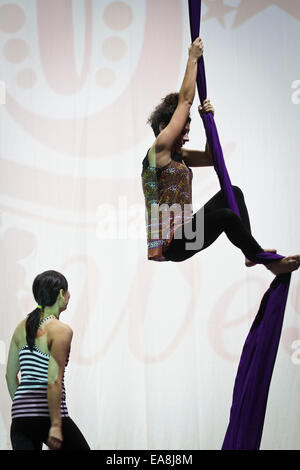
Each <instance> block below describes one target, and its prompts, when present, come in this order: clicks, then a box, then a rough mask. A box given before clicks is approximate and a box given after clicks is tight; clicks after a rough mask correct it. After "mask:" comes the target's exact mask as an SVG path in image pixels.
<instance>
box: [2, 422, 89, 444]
mask: <svg viewBox="0 0 300 470" xmlns="http://www.w3.org/2000/svg"><path fill="white" fill-rule="evenodd" d="M49 429H50V418H46V417H45V418H44V417H32V418H31V417H26V418H14V419H13V420H12V423H11V428H10V439H11V445H12V448H13V450H42V446H43V443H44V442H46V441H47V439H48V433H49ZM62 435H63V443H62V446H61V448H60V449H59V450H90V447H89V445H88V443H87V442H86V440H85V438H84V437H83V435H82V434H81V432H80V430H79V429H78V427H77V426H76V424H75V423H74V422H73V421H72V419H71V418H62Z"/></svg>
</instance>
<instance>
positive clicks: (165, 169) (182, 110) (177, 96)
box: [142, 38, 300, 275]
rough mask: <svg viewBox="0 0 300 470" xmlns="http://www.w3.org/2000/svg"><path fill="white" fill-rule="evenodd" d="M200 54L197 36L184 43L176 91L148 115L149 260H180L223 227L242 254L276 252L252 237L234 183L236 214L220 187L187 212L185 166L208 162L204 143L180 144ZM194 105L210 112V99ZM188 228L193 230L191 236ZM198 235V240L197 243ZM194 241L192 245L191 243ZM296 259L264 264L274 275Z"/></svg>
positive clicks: (189, 177)
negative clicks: (185, 57)
mask: <svg viewBox="0 0 300 470" xmlns="http://www.w3.org/2000/svg"><path fill="white" fill-rule="evenodd" d="M202 54H203V43H202V40H201V39H200V38H197V39H196V40H195V41H194V42H193V43H192V44H191V46H190V48H189V54H188V60H187V65H186V70H185V75H184V79H183V83H182V85H181V88H180V92H179V93H171V94H169V95H167V96H166V97H165V98H164V99H163V100H162V102H161V103H160V104H159V105H158V106H157V107H156V108H155V109H154V111H153V113H152V114H151V116H150V118H149V120H148V122H149V123H150V125H151V127H152V129H153V132H154V134H155V141H154V143H153V145H152V147H151V148H150V149H149V150H148V152H147V155H146V157H145V158H144V160H143V170H142V185H143V192H144V196H145V205H146V224H147V245H148V259H149V260H153V261H175V262H176V261H177V262H178V261H184V260H186V259H188V258H190V257H191V256H193V255H194V254H195V253H198V252H199V251H201V250H204V249H205V248H207V247H209V246H210V245H211V244H212V243H213V242H214V241H215V240H216V239H217V238H218V237H219V236H220V235H221V233H222V232H225V233H226V235H227V237H228V238H229V240H230V241H231V243H233V244H234V245H235V246H236V247H238V248H240V249H241V251H242V252H243V253H244V254H245V257H246V253H247V254H249V255H250V254H251V255H252V254H254V255H255V254H258V253H261V252H263V251H273V252H276V250H274V249H272V250H269V249H267V250H264V249H263V248H262V247H261V246H260V245H259V244H258V243H257V241H256V240H255V239H254V238H253V236H252V234H251V227H250V220H249V215H248V211H247V207H246V203H245V199H244V195H243V192H242V190H241V189H240V188H239V187H237V186H233V190H234V194H235V197H236V200H237V204H238V208H239V212H240V214H241V218H239V216H238V215H236V214H235V212H233V211H232V210H231V209H229V208H228V206H227V202H226V199H225V196H224V194H223V191H222V190H221V191H219V192H218V193H217V194H215V195H214V196H213V197H212V198H211V199H210V200H209V201H208V202H207V203H206V204H205V205H204V206H203V208H201V209H200V210H199V211H198V212H196V213H195V214H193V213H192V178H193V174H192V170H191V168H190V167H202V166H211V165H213V161H212V156H211V154H210V149H209V147H208V145H206V148H205V150H204V151H200V150H187V149H183V145H184V144H185V143H186V142H188V141H189V130H190V122H191V119H190V109H191V106H192V103H193V100H194V96H195V88H196V78H197V62H198V60H199V58H200V57H201V56H202ZM198 110H199V112H200V115H202V113H206V112H211V113H214V108H213V107H212V105H211V103H210V101H209V100H205V101H204V103H203V108H202V107H201V106H199V108H198ZM172 206H173V209H171V207H172ZM158 207H159V209H157V208H158ZM279 223H280V221H279ZM177 230H178V231H177ZM178 234H179V236H177V235H178ZM187 234H188V236H187ZM191 234H194V237H193V238H192V237H191ZM197 237H199V238H200V239H201V243H199V245H200V247H197V248H196V247H195V246H196V245H195V242H196V240H197ZM199 238H198V240H199ZM193 243H194V249H193V248H191V245H192V244H193ZM187 244H189V245H190V246H188V245H187ZM245 264H246V266H249V267H250V266H254V264H255V263H253V262H251V261H249V260H248V259H247V258H245ZM299 265H300V255H294V256H288V257H285V258H282V259H280V260H275V261H272V262H270V263H268V264H266V265H265V266H266V268H267V269H269V270H270V271H271V272H272V273H273V274H275V275H277V274H281V273H285V272H291V271H294V270H296V269H298V268H299Z"/></svg>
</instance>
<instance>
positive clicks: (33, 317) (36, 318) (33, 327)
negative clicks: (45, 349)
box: [26, 307, 41, 351]
mask: <svg viewBox="0 0 300 470" xmlns="http://www.w3.org/2000/svg"><path fill="white" fill-rule="evenodd" d="M40 318H41V309H40V308H38V307H37V308H35V309H34V310H32V312H31V313H29V314H28V317H27V320H26V341H27V345H28V347H29V349H30V351H32V350H33V348H34V340H35V337H36V333H37V330H38V327H39V324H40Z"/></svg>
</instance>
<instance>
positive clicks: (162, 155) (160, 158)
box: [155, 38, 203, 166]
mask: <svg viewBox="0 0 300 470" xmlns="http://www.w3.org/2000/svg"><path fill="white" fill-rule="evenodd" d="M202 54H203V43H202V40H201V39H200V38H197V39H196V40H195V41H194V42H193V43H192V44H191V46H190V48H189V57H188V61H187V64H186V70H185V75H184V79H183V82H182V85H181V88H180V92H179V98H178V105H177V108H176V110H175V112H174V114H173V116H172V119H171V121H170V122H169V124H168V125H167V126H166V127H165V128H164V129H163V130H162V132H161V133H160V134H159V136H158V137H157V139H156V141H155V150H156V163H157V166H165V165H167V164H168V163H169V161H170V159H171V154H170V152H171V149H172V147H173V145H174V143H175V141H176V139H177V138H178V137H179V136H180V134H181V132H182V131H183V129H184V126H185V124H186V122H187V119H188V117H189V113H190V109H191V106H192V104H193V100H194V96H195V89H196V78H197V62H198V59H199V58H200V57H201V56H202Z"/></svg>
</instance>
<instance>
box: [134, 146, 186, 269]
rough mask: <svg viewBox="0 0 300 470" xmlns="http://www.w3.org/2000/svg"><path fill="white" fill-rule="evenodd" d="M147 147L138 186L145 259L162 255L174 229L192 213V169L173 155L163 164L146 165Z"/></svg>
mask: <svg viewBox="0 0 300 470" xmlns="http://www.w3.org/2000/svg"><path fill="white" fill-rule="evenodd" d="M148 154H149V151H148V152H147V155H146V157H145V158H144V160H143V171H142V186H143V192H144V196H145V205H146V208H145V211H146V228H147V245H148V259H149V260H153V261H167V260H166V258H165V257H164V253H165V251H166V250H167V249H168V247H169V245H170V243H171V241H172V238H173V236H174V233H175V230H177V229H178V228H179V227H181V226H182V225H183V224H185V223H186V222H188V221H190V220H191V219H192V217H193V211H192V178H193V173H192V170H191V169H190V168H189V167H188V166H186V164H185V163H184V162H183V160H182V157H181V155H179V154H178V155H175V156H174V157H173V158H172V160H171V161H170V163H168V164H167V165H166V166H164V167H161V168H157V167H154V166H150V164H149V159H148Z"/></svg>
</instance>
